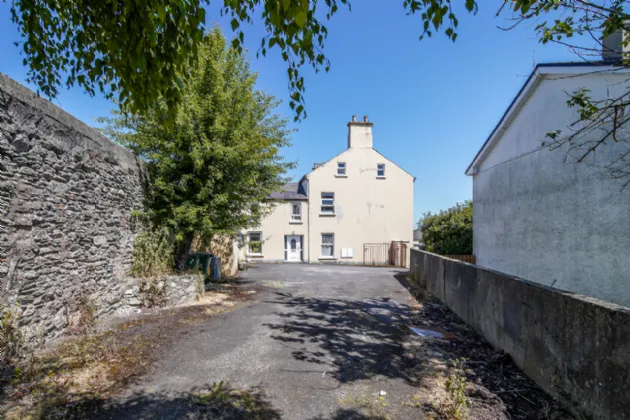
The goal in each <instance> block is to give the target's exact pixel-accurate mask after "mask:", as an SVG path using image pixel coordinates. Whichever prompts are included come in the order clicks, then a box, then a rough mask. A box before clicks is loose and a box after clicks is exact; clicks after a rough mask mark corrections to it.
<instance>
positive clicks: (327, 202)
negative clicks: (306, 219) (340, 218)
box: [321, 192, 335, 214]
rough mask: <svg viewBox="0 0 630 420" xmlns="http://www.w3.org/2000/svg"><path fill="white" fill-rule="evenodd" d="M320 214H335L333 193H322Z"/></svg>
mask: <svg viewBox="0 0 630 420" xmlns="http://www.w3.org/2000/svg"><path fill="white" fill-rule="evenodd" d="M321 212H322V214H335V193H332V192H323V193H322V208H321Z"/></svg>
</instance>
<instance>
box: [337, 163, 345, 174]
mask: <svg viewBox="0 0 630 420" xmlns="http://www.w3.org/2000/svg"><path fill="white" fill-rule="evenodd" d="M337 175H338V176H346V162H337Z"/></svg>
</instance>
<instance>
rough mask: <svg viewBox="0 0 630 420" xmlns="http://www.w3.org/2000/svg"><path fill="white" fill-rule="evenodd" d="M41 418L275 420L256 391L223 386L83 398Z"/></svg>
mask: <svg viewBox="0 0 630 420" xmlns="http://www.w3.org/2000/svg"><path fill="white" fill-rule="evenodd" d="M40 418H45V419H86V418H89V419H99V420H105V419H147V420H148V419H182V418H185V419H190V420H195V419H199V420H201V419H226V420H227V419H234V420H279V419H281V413H280V412H279V411H278V410H276V409H274V408H273V407H272V406H271V403H270V402H269V401H268V400H267V397H266V396H265V394H264V393H263V391H262V390H260V389H252V390H234V389H230V388H228V387H227V386H225V385H223V383H219V384H216V383H215V384H212V385H209V386H207V387H204V388H200V389H196V390H192V391H190V392H186V393H165V392H162V393H146V392H137V393H134V394H133V395H131V396H129V397H127V398H126V399H124V400H123V401H116V400H104V399H99V398H84V399H81V400H79V401H78V402H75V403H74V404H73V405H72V406H61V405H54V404H52V402H51V404H49V405H47V406H45V407H43V410H42V411H41V416H40Z"/></svg>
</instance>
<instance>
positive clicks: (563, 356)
mask: <svg viewBox="0 0 630 420" xmlns="http://www.w3.org/2000/svg"><path fill="white" fill-rule="evenodd" d="M411 274H412V276H413V279H414V281H415V282H417V283H418V284H419V285H420V286H422V287H424V288H426V289H427V290H428V291H429V292H430V293H431V294H433V295H435V296H436V297H437V298H439V299H440V300H441V301H442V302H444V303H446V304H447V305H448V306H449V308H451V309H452V310H453V312H455V313H456V314H457V315H458V316H459V317H460V318H462V319H463V320H464V321H465V322H466V323H467V324H469V325H470V326H472V327H473V328H475V329H476V330H477V331H478V332H479V333H480V334H481V335H483V336H484V337H485V338H486V340H487V341H488V342H489V343H490V344H492V345H493V346H494V347H496V348H499V349H502V350H504V351H505V352H507V353H508V354H509V355H510V356H512V358H513V360H514V362H515V363H516V364H517V365H518V366H519V367H520V368H521V369H522V370H523V371H524V372H525V374H527V375H528V376H529V377H530V378H532V379H533V380H534V381H536V383H538V385H540V386H541V387H542V388H544V389H545V390H546V391H547V392H548V393H549V394H551V395H553V396H554V397H556V398H557V399H558V400H560V401H561V402H563V403H564V405H565V406H566V407H567V408H568V409H569V410H571V411H572V412H573V414H575V415H576V416H577V417H578V418H584V419H602V420H603V419H627V418H630V387H629V385H630V309H628V308H626V307H622V306H618V305H615V304H612V303H607V302H603V301H600V300H597V299H594V298H589V297H585V296H582V295H577V294H573V293H570V292H564V291H562V290H558V289H553V288H551V287H547V286H544V285H541V284H538V283H534V282H530V281H527V280H523V279H519V278H517V277H513V276H510V275H507V274H503V273H499V272H496V271H492V270H488V269H484V268H481V267H477V266H475V265H472V264H467V263H463V262H460V261H455V260H451V259H448V258H444V257H441V256H439V255H436V254H431V253H428V252H425V251H420V250H416V249H413V250H412V251H411Z"/></svg>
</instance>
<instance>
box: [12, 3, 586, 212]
mask: <svg viewBox="0 0 630 420" xmlns="http://www.w3.org/2000/svg"><path fill="white" fill-rule="evenodd" d="M385 3H387V4H388V5H387V6H386V5H385ZM462 3H463V1H462ZM501 3H502V0H492V1H486V0H483V1H480V4H481V9H480V10H479V13H478V14H477V15H476V16H472V15H470V16H468V15H465V14H464V13H463V12H462V13H460V16H459V17H460V27H459V37H458V39H457V41H456V42H455V43H453V42H451V41H449V40H448V39H447V38H446V37H445V36H444V35H443V34H438V35H434V37H433V38H426V39H424V40H422V41H419V40H418V35H420V33H421V21H420V19H419V17H414V16H406V15H405V13H404V10H403V8H402V2H396V3H394V2H389V1H388V2H385V1H382V0H381V1H379V0H355V1H354V2H353V4H352V11H351V12H350V11H348V10H347V9H345V8H343V7H342V8H340V11H339V12H338V14H337V15H335V17H334V18H333V20H332V21H330V22H329V23H328V25H327V26H328V29H329V37H328V39H327V41H326V48H325V52H326V54H327V56H328V58H329V59H330V61H331V62H332V67H331V70H330V72H329V73H319V74H315V73H314V72H312V71H309V70H308V69H305V70H304V75H305V76H306V87H307V92H306V108H307V112H308V118H306V119H305V120H304V121H302V122H301V123H298V124H293V123H292V126H294V127H295V128H296V129H297V130H298V131H297V132H295V133H294V135H293V147H291V148H289V149H287V150H285V152H284V153H285V156H286V157H287V159H289V160H293V161H297V163H298V166H297V169H296V170H294V172H293V173H292V174H291V175H292V176H294V177H295V178H299V177H301V175H302V174H304V173H307V172H309V171H310V169H311V166H312V164H313V162H323V161H326V160H328V159H330V158H332V157H333V156H335V155H336V154H338V153H339V152H341V151H343V149H344V148H345V147H346V135H347V128H346V123H347V122H348V121H349V120H350V118H351V116H352V115H353V114H356V115H358V116H359V118H361V117H362V116H363V115H368V116H369V118H370V120H371V121H373V122H374V147H375V148H376V149H378V150H379V151H380V152H381V153H383V154H384V155H385V156H387V157H388V158H389V159H391V160H393V161H394V162H396V163H397V164H399V165H400V166H402V167H403V168H404V169H406V170H407V171H409V172H410V173H411V174H413V175H414V176H415V177H416V178H417V179H416V183H415V189H414V213H415V220H418V218H419V217H420V216H421V215H422V214H423V213H424V212H426V211H437V210H440V209H445V208H448V207H450V206H451V205H453V204H455V203H456V202H458V201H463V200H466V199H470V198H472V181H471V179H470V178H469V177H467V176H466V175H464V171H465V169H466V167H467V166H468V164H469V163H470V161H471V160H472V159H473V157H474V155H475V153H476V152H477V150H478V149H479V147H480V146H481V145H482V143H483V142H484V141H485V139H486V137H487V136H488V134H489V133H490V132H491V130H492V129H493V128H494V126H495V124H496V123H497V122H498V120H499V118H500V117H501V115H502V114H503V112H504V110H505V108H506V107H507V106H508V105H509V103H510V102H511V100H512V98H513V97H514V96H515V94H516V93H517V91H518V90H519V89H520V87H521V85H522V84H523V83H524V81H525V78H526V77H527V76H528V75H529V73H530V72H531V70H532V69H533V66H534V64H535V63H542V62H549V61H567V60H575V59H576V57H575V56H574V55H573V54H571V53H570V52H569V51H568V50H567V49H566V48H563V47H560V46H555V45H544V46H543V45H541V44H539V43H538V42H537V41H536V39H535V37H534V35H535V34H534V30H533V24H530V25H529V26H523V27H520V28H518V29H516V30H512V31H507V32H506V31H502V30H500V29H498V28H497V26H506V25H507V23H508V22H507V21H506V20H505V18H501V17H499V18H496V17H495V16H494V15H495V13H496V11H497V10H498V7H499V6H500V4H501ZM9 16H10V15H9V4H8V3H6V2H0V57H2V60H1V61H0V71H1V72H3V73H5V74H8V75H9V76H10V77H12V78H14V79H16V80H17V81H19V82H21V83H24V82H25V81H24V79H25V77H26V69H25V68H24V67H23V66H22V59H21V57H20V55H19V49H18V48H17V47H15V46H14V45H13V41H17V40H19V34H18V32H17V30H16V28H15V26H14V25H13V24H12V23H11V22H10V17H9ZM207 19H208V25H220V26H221V28H222V29H223V30H224V32H226V33H227V34H228V35H229V24H228V23H229V20H227V19H224V18H221V17H220V16H219V14H218V13H217V12H216V11H215V10H212V9H211V10H209V11H208V14H207ZM262 35H263V28H262V26H260V25H254V26H253V27H248V28H247V31H246V40H245V41H246V45H247V46H250V48H251V49H250V50H249V51H248V56H249V58H250V60H251V65H252V69H253V70H254V71H256V72H258V73H259V79H258V88H259V89H261V90H264V91H266V92H267V93H270V94H272V95H274V96H276V97H278V98H280V99H283V100H284V103H283V104H282V105H280V106H279V107H278V110H277V111H278V113H280V114H284V115H286V116H287V117H289V118H291V121H292V117H293V114H292V112H291V110H290V109H289V107H288V101H287V98H288V91H287V79H286V66H285V64H284V62H283V61H282V60H281V58H280V55H279V53H278V52H277V51H271V52H269V53H268V56H267V57H265V58H256V50H257V48H258V45H260V39H261V36H262ZM54 103H56V104H57V105H58V106H60V107H61V108H63V109H64V110H66V111H67V112H69V113H71V114H73V115H74V116H76V117H77V118H79V119H81V120H82V121H84V122H86V123H88V124H91V125H95V123H94V121H93V118H95V117H98V116H102V115H107V114H108V113H109V110H110V109H111V108H112V107H113V105H112V104H111V103H110V102H108V101H106V100H104V99H102V98H99V97H96V98H92V97H89V96H88V95H86V94H84V93H83V92H82V91H81V90H80V89H71V90H63V91H62V93H61V95H60V96H59V97H58V98H57V99H55V100H54Z"/></svg>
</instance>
